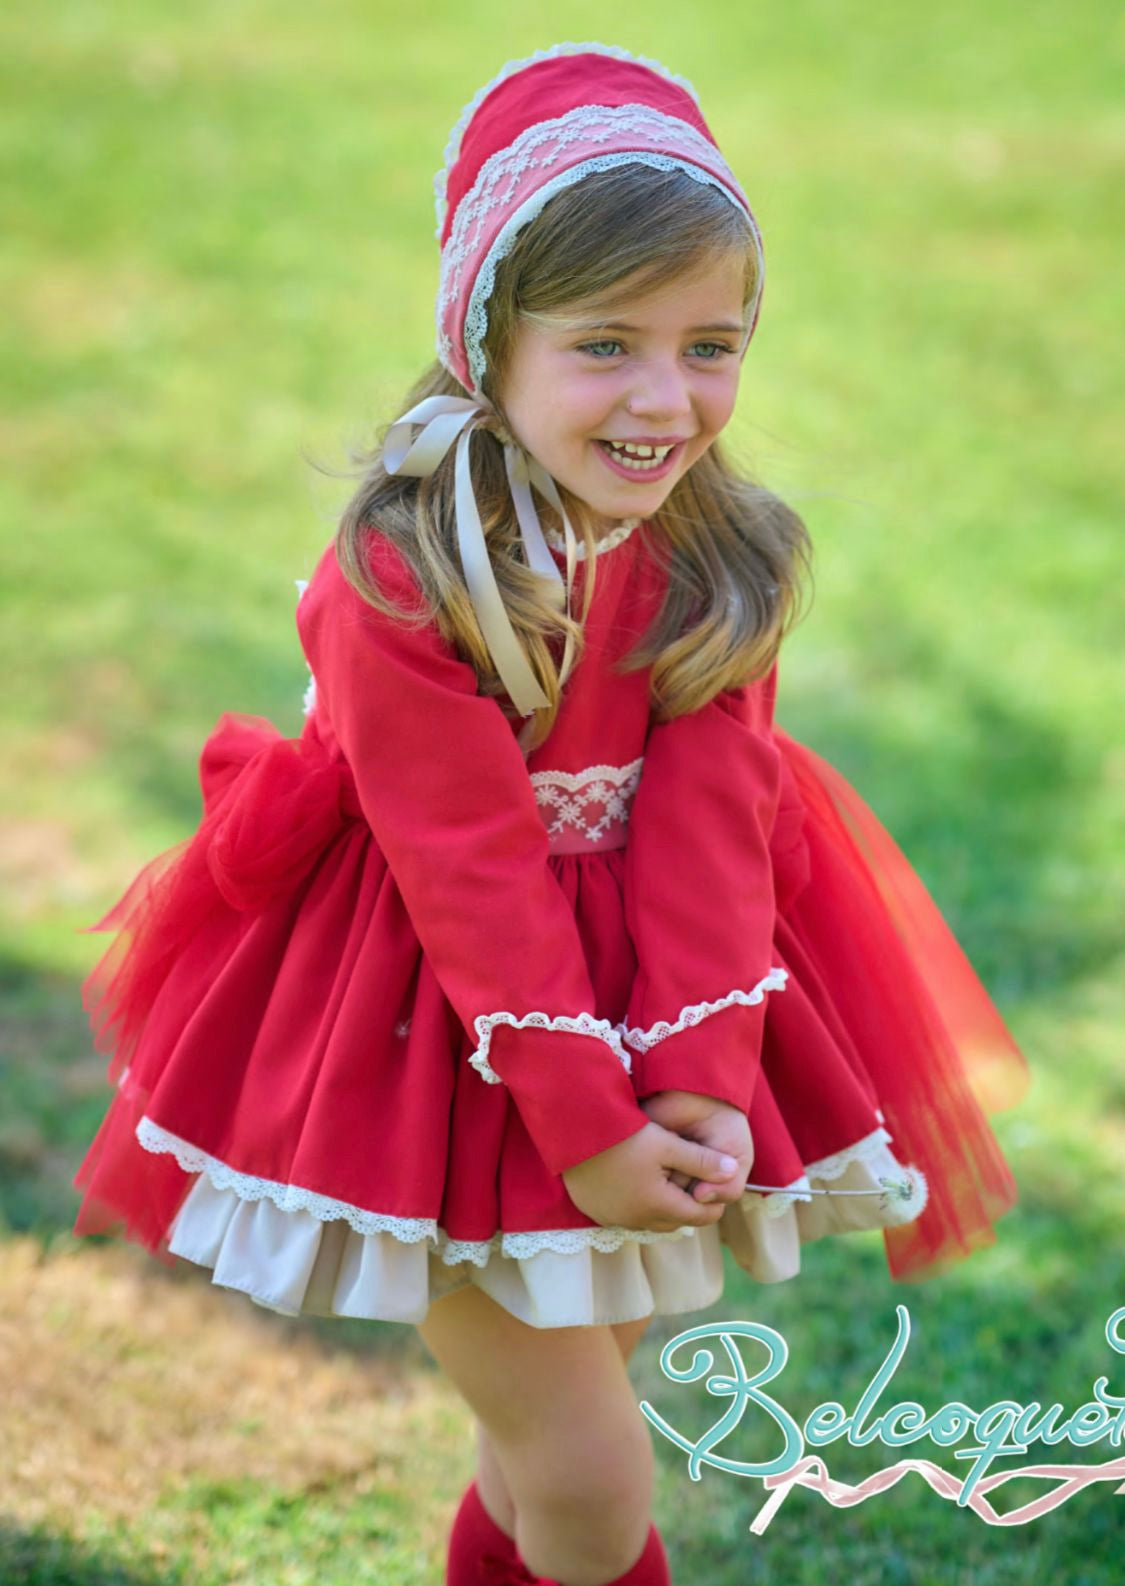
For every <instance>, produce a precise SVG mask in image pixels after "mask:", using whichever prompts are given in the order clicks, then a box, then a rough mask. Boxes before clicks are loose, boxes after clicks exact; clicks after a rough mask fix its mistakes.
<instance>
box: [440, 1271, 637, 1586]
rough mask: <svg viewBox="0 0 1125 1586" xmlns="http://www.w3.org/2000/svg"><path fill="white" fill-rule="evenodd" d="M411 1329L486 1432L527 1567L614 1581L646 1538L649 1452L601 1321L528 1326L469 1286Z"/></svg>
mask: <svg viewBox="0 0 1125 1586" xmlns="http://www.w3.org/2000/svg"><path fill="white" fill-rule="evenodd" d="M418 1331H419V1333H420V1335H421V1337H422V1339H423V1341H424V1343H425V1344H426V1347H427V1349H428V1350H429V1352H430V1353H431V1354H432V1355H433V1356H434V1358H435V1360H436V1361H437V1363H438V1364H439V1365H440V1366H441V1367H442V1369H443V1370H444V1371H445V1373H446V1375H447V1376H448V1377H449V1378H450V1380H451V1381H452V1382H453V1384H454V1386H455V1387H456V1388H457V1389H458V1391H459V1392H460V1393H461V1395H462V1397H463V1398H464V1399H465V1400H466V1402H467V1403H468V1405H469V1407H470V1408H471V1409H472V1410H473V1411H474V1413H475V1414H476V1416H477V1418H478V1419H479V1420H480V1421H481V1423H482V1424H483V1426H484V1428H485V1430H486V1433H487V1435H488V1440H489V1443H490V1445H491V1448H492V1451H493V1453H494V1454H495V1458H496V1462H497V1464H498V1465H499V1467H500V1470H501V1473H502V1475H503V1477H504V1480H505V1483H506V1486H507V1488H508V1492H509V1494H510V1497H511V1500H512V1503H513V1505H514V1509H515V1540H516V1544H517V1546H518V1548H519V1551H520V1554H521V1555H522V1557H523V1559H524V1561H525V1562H526V1564H527V1565H528V1566H529V1568H530V1569H532V1570H534V1571H535V1572H536V1573H537V1574H539V1575H543V1576H547V1577H548V1578H549V1579H551V1580H555V1581H559V1582H562V1583H565V1586H608V1583H609V1582H612V1581H615V1580H617V1578H618V1577H619V1576H621V1575H623V1574H624V1573H625V1571H627V1570H628V1569H630V1567H631V1566H632V1565H633V1564H634V1563H635V1562H636V1561H637V1560H638V1559H639V1558H640V1557H641V1554H642V1552H643V1550H644V1549H645V1547H646V1543H648V1541H649V1532H650V1530H651V1526H652V1521H651V1505H652V1476H653V1452H652V1444H651V1440H650V1438H649V1433H648V1429H647V1427H646V1426H645V1423H644V1418H643V1417H642V1416H641V1415H640V1414H639V1413H638V1411H637V1403H636V1397H635V1395H634V1392H633V1386H632V1383H631V1382H630V1380H629V1376H628V1373H627V1371H626V1369H625V1361H624V1359H623V1357H622V1351H621V1349H620V1347H619V1345H618V1341H617V1339H616V1338H615V1337H614V1334H613V1332H612V1331H611V1329H610V1328H609V1327H563V1328H535V1327H528V1326H526V1325H525V1324H524V1323H523V1322H520V1321H517V1320H516V1318H515V1317H514V1316H511V1315H510V1314H509V1313H508V1312H507V1311H505V1310H504V1309H503V1307H502V1306H499V1305H497V1304H496V1303H495V1302H494V1301H493V1300H491V1299H489V1297H488V1295H486V1294H485V1293H484V1292H483V1291H482V1290H481V1289H478V1288H476V1287H471V1288H465V1289H459V1290H457V1291H456V1292H455V1293H453V1294H449V1295H446V1296H445V1298H444V1299H442V1300H439V1301H437V1302H436V1303H435V1304H434V1305H433V1306H432V1307H431V1309H430V1312H429V1315H428V1316H427V1317H426V1320H425V1321H424V1322H423V1323H421V1324H420V1325H419V1328H418Z"/></svg>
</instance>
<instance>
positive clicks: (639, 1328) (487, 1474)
mask: <svg viewBox="0 0 1125 1586" xmlns="http://www.w3.org/2000/svg"><path fill="white" fill-rule="evenodd" d="M651 1320H652V1317H651V1316H642V1317H640V1318H639V1320H637V1321H635V1322H614V1323H612V1324H611V1325H610V1331H611V1332H612V1334H613V1336H614V1339H615V1340H616V1342H617V1347H618V1349H619V1350H620V1351H621V1358H622V1360H623V1361H625V1362H626V1363H627V1362H628V1360H629V1357H630V1356H631V1355H632V1353H633V1350H634V1349H635V1348H636V1347H637V1345H638V1344H639V1343H640V1341H641V1338H642V1337H643V1336H644V1331H645V1329H646V1327H647V1326H648V1324H649V1322H650V1321H651ZM476 1483H477V1491H478V1493H479V1494H480V1499H481V1502H482V1503H483V1505H484V1507H485V1510H486V1512H487V1513H488V1516H489V1518H490V1519H491V1520H492V1521H493V1522H494V1524H496V1525H497V1526H499V1528H500V1530H501V1531H503V1532H504V1534H505V1536H509V1537H514V1536H515V1534H516V1506H515V1502H514V1501H513V1499H512V1495H511V1493H510V1492H509V1491H508V1483H507V1482H506V1481H505V1479H504V1472H503V1469H502V1468H501V1465H500V1461H499V1460H498V1459H497V1457H496V1450H495V1449H494V1448H493V1446H492V1443H491V1441H490V1439H489V1436H488V1431H487V1428H486V1427H485V1425H484V1423H483V1422H482V1421H478V1422H477V1475H476Z"/></svg>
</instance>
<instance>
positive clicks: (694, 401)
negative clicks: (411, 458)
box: [498, 254, 747, 524]
mask: <svg viewBox="0 0 1125 1586" xmlns="http://www.w3.org/2000/svg"><path fill="white" fill-rule="evenodd" d="M742 293H743V260H742V257H741V256H740V255H736V254H721V255H718V256H716V257H715V258H714V259H713V260H711V261H709V262H708V264H707V266H706V267H705V268H703V269H701V270H699V271H698V272H697V273H693V274H692V275H690V276H687V277H681V278H680V279H678V280H676V281H673V282H671V283H669V284H667V285H665V286H662V287H659V288H657V289H656V290H654V291H650V292H647V293H645V294H643V295H638V296H636V297H629V296H628V295H627V294H624V293H622V292H621V291H620V290H617V291H615V292H614V303H615V304H616V305H617V306H616V307H615V308H613V310H612V311H610V309H609V308H608V307H603V306H602V305H601V304H599V303H598V302H590V301H587V302H584V303H583V304H581V306H580V307H577V308H575V309H574V310H573V311H568V310H560V311H556V312H555V313H554V314H553V315H551V316H550V323H549V325H548V326H544V325H542V324H541V323H539V322H532V321H529V320H522V321H521V322H520V324H519V326H518V328H517V332H516V337H515V341H514V345H513V349H512V356H511V359H510V362H509V367H508V370H507V374H506V376H505V378H504V380H503V381H502V383H501V386H500V388H499V390H498V396H499V400H500V403H501V405H502V406H503V409H504V412H505V414H506V415H507V419H508V424H509V428H510V429H511V431H512V433H513V435H514V436H515V438H516V440H517V441H518V442H519V443H520V445H521V446H522V447H523V448H524V450H525V451H527V452H529V453H530V454H531V456H532V457H534V458H535V459H536V460H537V461H538V462H539V463H540V464H541V465H542V466H543V468H545V469H546V471H547V472H548V473H549V474H550V475H551V476H552V478H554V479H555V480H556V481H557V482H558V483H559V484H560V485H564V486H565V487H566V488H567V489H568V490H569V491H571V492H572V493H573V494H574V495H576V496H577V497H579V499H580V500H582V501H584V502H586V503H587V504H588V505H589V506H590V507H591V508H593V510H594V511H595V512H596V513H598V514H599V515H600V516H601V517H602V518H603V519H605V520H606V521H607V524H608V523H609V522H612V521H613V520H615V519H620V518H633V517H637V518H647V517H651V516H652V514H653V513H654V512H656V510H657V509H658V508H659V507H660V506H661V505H662V503H663V502H664V500H665V499H666V497H667V496H668V494H669V492H670V491H671V490H672V487H673V486H674V485H675V484H676V481H677V480H679V479H681V478H682V477H683V476H684V474H686V473H687V471H688V469H689V468H690V467H691V465H692V464H693V463H694V462H695V461H696V460H697V459H698V458H699V457H701V456H702V455H703V453H704V452H705V451H706V450H707V448H708V447H709V446H710V445H711V442H712V441H713V440H714V439H715V438H716V436H717V435H718V434H719V433H720V432H721V431H722V429H723V428H724V426H725V425H726V423H727V421H728V420H729V418H730V416H731V414H732V412H733V411H734V404H735V398H736V396H737V395H738V381H739V374H740V372H741V368H742V356H743V354H744V353H745V351H746V341H747V337H746V329H747V326H746V320H745V315H744V311H743V304H742ZM611 442H617V443H621V442H630V443H632V444H633V445H635V446H636V447H638V448H639V452H633V453H632V454H629V453H626V452H625V451H624V450H623V449H622V448H621V446H620V444H618V446H616V447H615V446H611V444H610V443H611ZM669 448H670V450H669Z"/></svg>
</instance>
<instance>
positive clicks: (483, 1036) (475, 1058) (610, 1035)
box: [469, 1013, 632, 1085]
mask: <svg viewBox="0 0 1125 1586" xmlns="http://www.w3.org/2000/svg"><path fill="white" fill-rule="evenodd" d="M498 1024H511V1025H514V1026H515V1028H516V1029H517V1030H522V1029H524V1028H526V1027H527V1026H531V1027H533V1028H534V1029H538V1030H565V1031H566V1032H567V1033H568V1034H571V1035H594V1036H597V1037H598V1039H599V1040H602V1041H604V1042H605V1043H606V1045H607V1046H608V1047H610V1049H611V1050H612V1051H613V1053H614V1055H615V1056H616V1057H617V1058H618V1059H619V1060H620V1062H621V1064H622V1065H623V1067H624V1069H625V1072H626V1073H627V1074H628V1073H631V1072H632V1059H631V1057H630V1055H629V1053H628V1052H627V1051H626V1050H625V1048H624V1046H623V1045H622V1044H621V1035H620V1033H619V1031H620V1029H621V1026H619V1025H613V1024H611V1023H610V1022H609V1020H608V1019H595V1018H594V1015H593V1014H592V1013H579V1014H577V1015H576V1016H575V1017H574V1018H571V1017H569V1016H568V1015H567V1014H559V1015H557V1016H556V1017H555V1018H553V1019H551V1018H548V1016H547V1015H546V1014H545V1013H525V1014H524V1016H523V1018H522V1019H518V1018H517V1017H516V1015H515V1014H514V1013H482V1014H480V1015H479V1016H478V1017H477V1018H475V1019H474V1020H473V1028H474V1030H476V1032H477V1038H478V1040H479V1042H480V1045H479V1046H478V1047H477V1049H476V1051H475V1052H474V1053H473V1055H472V1057H470V1059H469V1061H470V1063H472V1065H473V1067H474V1068H475V1069H476V1071H477V1073H478V1074H479V1075H480V1076H481V1078H482V1079H484V1080H487V1081H488V1083H489V1084H490V1085H500V1084H502V1083H503V1081H502V1079H501V1077H500V1075H499V1074H498V1073H497V1072H496V1070H495V1069H494V1068H493V1067H492V1065H491V1064H490V1063H489V1061H488V1049H489V1047H490V1046H491V1044H492V1032H493V1030H494V1029H495V1027H496V1026H497V1025H498Z"/></svg>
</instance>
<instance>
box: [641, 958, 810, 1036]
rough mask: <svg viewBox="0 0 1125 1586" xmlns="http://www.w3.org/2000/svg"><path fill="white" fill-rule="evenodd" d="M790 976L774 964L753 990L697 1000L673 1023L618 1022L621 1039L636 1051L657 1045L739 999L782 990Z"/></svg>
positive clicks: (753, 1000) (755, 999)
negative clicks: (645, 1025)
mask: <svg viewBox="0 0 1125 1586" xmlns="http://www.w3.org/2000/svg"><path fill="white" fill-rule="evenodd" d="M788 978H789V971H788V970H786V969H780V968H778V967H777V966H776V965H775V966H774V967H773V968H772V969H771V970H770V972H769V974H768V975H765V976H763V978H762V979H761V980H759V982H758V984H757V985H756V986H755V987H754V988H753V990H752V991H741V990H736V991H731V992H728V993H727V995H726V996H725V997H721V998H720V999H719V1001H718V1002H696V1003H693V1004H692V1005H691V1007H688V1008H684V1009H683V1011H682V1012H681V1013H680V1016H679V1018H678V1019H677V1020H676V1022H675V1023H674V1024H669V1023H668V1022H667V1020H666V1019H661V1020H659V1021H658V1022H657V1023H656V1024H654V1025H651V1026H650V1027H649V1028H648V1029H647V1030H642V1029H641V1028H640V1027H639V1026H637V1027H635V1028H633V1029H630V1028H629V1027H628V1025H625V1024H619V1025H618V1026H617V1029H618V1032H619V1034H620V1035H621V1037H622V1039H623V1040H626V1041H628V1043H629V1045H630V1046H632V1047H634V1048H635V1049H636V1050H637V1051H638V1052H647V1051H648V1050H649V1048H650V1047H652V1046H656V1045H657V1043H658V1042H660V1041H666V1040H667V1039H668V1037H669V1036H670V1035H678V1034H679V1032H680V1031H681V1030H687V1029H690V1028H691V1027H692V1026H693V1025H696V1024H700V1023H702V1021H703V1020H704V1019H706V1018H709V1017H710V1015H711V1014H713V1013H721V1012H722V1010H723V1009H724V1008H730V1007H733V1005H734V1004H735V1003H741V1004H743V1006H745V1007H753V1006H755V1005H756V1004H757V1003H759V1002H761V1001H762V999H763V997H764V996H765V994H766V992H767V991H784V989H785V982H786V981H787V980H788Z"/></svg>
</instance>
